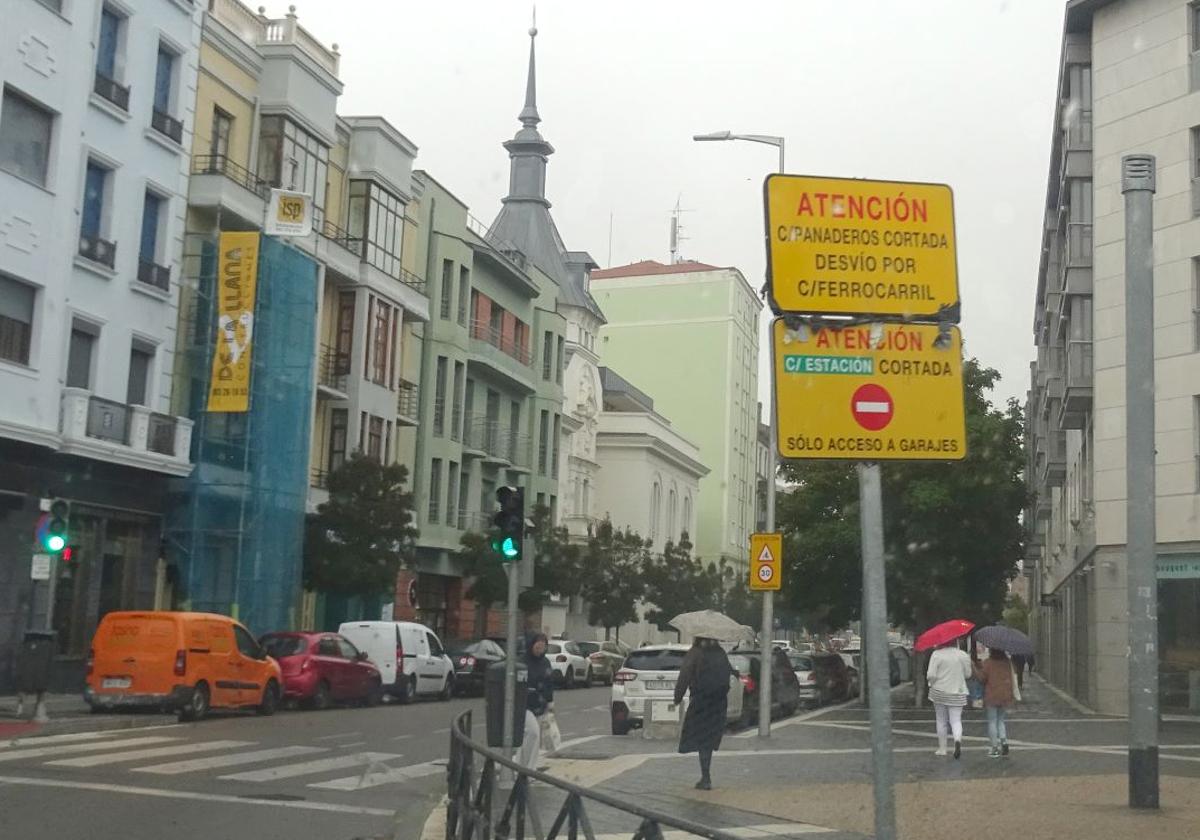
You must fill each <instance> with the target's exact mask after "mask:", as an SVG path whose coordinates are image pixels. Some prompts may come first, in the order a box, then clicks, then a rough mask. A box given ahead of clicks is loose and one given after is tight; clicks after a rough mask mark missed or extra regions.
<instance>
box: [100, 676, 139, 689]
mask: <svg viewBox="0 0 1200 840" xmlns="http://www.w3.org/2000/svg"><path fill="white" fill-rule="evenodd" d="M132 682H133V681H132V680H131V679H129V677H105V678H104V679H103V680H101V681H100V687H101V688H129V686H130V684H131V683H132Z"/></svg>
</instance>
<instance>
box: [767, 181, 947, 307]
mask: <svg viewBox="0 0 1200 840" xmlns="http://www.w3.org/2000/svg"><path fill="white" fill-rule="evenodd" d="M763 198H764V203H765V209H766V219H767V278H768V282H769V283H770V288H771V297H772V298H773V300H774V301H775V304H776V306H777V308H778V309H780V310H782V311H784V312H805V313H814V314H825V315H831V314H833V315H838V314H841V315H845V314H870V315H900V316H905V317H910V318H919V317H930V316H934V315H939V314H940V315H941V316H942V318H943V319H945V320H951V321H957V320H958V302H959V298H958V263H957V258H956V254H955V240H954V195H953V193H952V192H951V190H950V187H948V186H946V185H945V184H915V183H902V182H898V181H863V180H856V179H852V178H812V177H808V176H806V175H780V174H775V175H769V176H767V180H766V182H765V184H764V186H763Z"/></svg>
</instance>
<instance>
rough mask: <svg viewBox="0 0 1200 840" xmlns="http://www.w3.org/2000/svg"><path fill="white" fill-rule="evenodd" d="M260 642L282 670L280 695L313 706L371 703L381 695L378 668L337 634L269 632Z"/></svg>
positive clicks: (381, 682) (318, 707) (324, 706)
mask: <svg viewBox="0 0 1200 840" xmlns="http://www.w3.org/2000/svg"><path fill="white" fill-rule="evenodd" d="M259 644H261V645H262V646H263V648H264V649H266V651H267V653H268V654H269V655H270V656H271V657H273V658H274V659H275V660H276V661H277V662H278V663H279V668H280V670H281V671H282V672H283V696H284V698H285V699H287V700H291V701H298V702H300V703H303V704H304V705H306V706H311V707H312V708H314V709H327V708H329V706H331V705H332V704H333V703H339V702H361V703H364V704H366V705H368V706H374V705H377V704H378V703H379V701H380V700H381V699H382V698H383V680H382V678H381V677H380V675H379V669H378V668H376V667H375V666H374V665H372V664H371V663H370V662H369V661H367V655H366V654H365V653H362V652H361V651H359V650H358V648H356V647H355V646H354V645H352V644H350V642H349V641H347V640H346V639H345V638H343V637H342V636H339V635H338V634H337V633H314V632H303V633H268V634H267V635H265V636H263V637H262V638H261V639H259Z"/></svg>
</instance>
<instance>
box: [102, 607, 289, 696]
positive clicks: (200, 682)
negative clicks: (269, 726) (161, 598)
mask: <svg viewBox="0 0 1200 840" xmlns="http://www.w3.org/2000/svg"><path fill="white" fill-rule="evenodd" d="M282 683H283V680H282V678H281V677H280V672H279V663H277V662H276V661H275V660H274V659H272V658H271V657H269V656H267V653H266V651H264V650H263V649H262V647H261V646H260V645H259V644H258V642H256V641H255V640H254V637H253V636H252V635H250V631H249V630H247V629H246V628H245V627H243V626H242V625H240V624H238V623H237V622H236V621H234V620H233V619H232V618H230V617H229V616H225V615H213V614H211V613H190V612H112V613H109V614H108V615H106V616H104V618H103V619H102V620H101V621H100V626H99V627H97V628H96V635H95V638H94V639H93V640H92V649H91V651H90V652H89V654H88V662H87V686H86V687H85V688H84V690H83V698H84V700H86V701H87V702H88V704H89V705H90V706H91V707H92V709H93V711H98V710H101V709H111V708H114V707H117V706H157V707H159V708H161V709H163V710H165V711H174V712H178V713H179V717H180V719H181V720H198V719H199V718H202V717H204V715H206V714H207V713H208V710H209V709H215V708H225V709H236V708H246V707H252V708H256V709H257V710H258V712H259V714H263V715H270V714H274V712H275V710H276V709H277V708H278V707H279V698H280V686H281V685H282Z"/></svg>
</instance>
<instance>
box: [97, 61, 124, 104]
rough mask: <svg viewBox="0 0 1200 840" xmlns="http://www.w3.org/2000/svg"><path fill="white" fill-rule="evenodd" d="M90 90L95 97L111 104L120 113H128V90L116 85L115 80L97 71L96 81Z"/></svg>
mask: <svg viewBox="0 0 1200 840" xmlns="http://www.w3.org/2000/svg"><path fill="white" fill-rule="evenodd" d="M92 90H93V91H94V92H95V93H96V95H97V96H99V97H100V98H102V99H105V100H107V101H108V102H111V103H112V104H113V105H116V106H117V107H118V108H120V109H121V110H122V111H126V112H128V111H129V88H127V87H125V86H124V85H121V84H118V83H117V82H116V80H114V79H110V78H108V76H105V75H104V74H103V73H101V72H100V71H98V70H97V71H96V79H95V81H94V82H93V83H92Z"/></svg>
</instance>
